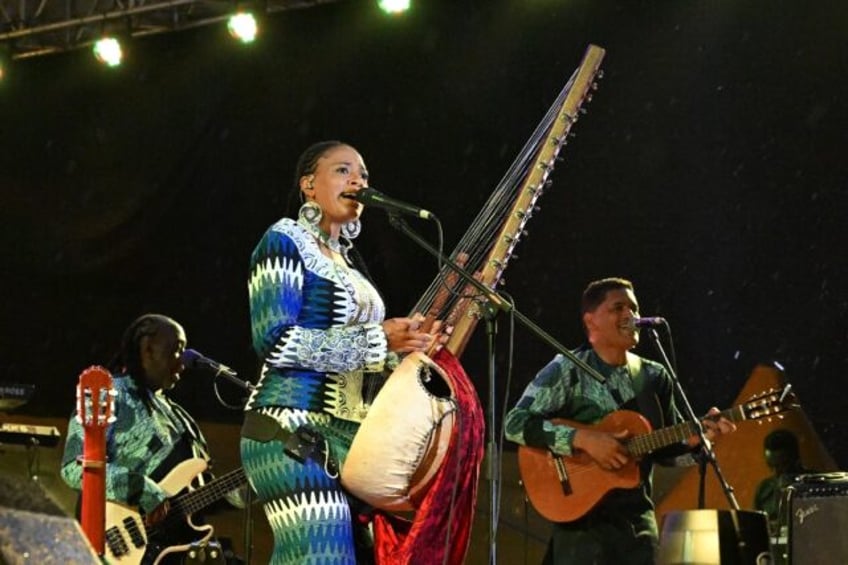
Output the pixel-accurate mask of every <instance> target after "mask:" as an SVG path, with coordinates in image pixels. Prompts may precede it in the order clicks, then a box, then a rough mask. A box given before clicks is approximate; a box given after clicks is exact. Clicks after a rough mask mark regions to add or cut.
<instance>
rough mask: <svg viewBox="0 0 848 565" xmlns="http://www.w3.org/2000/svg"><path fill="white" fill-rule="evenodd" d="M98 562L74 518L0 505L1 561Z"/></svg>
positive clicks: (23, 564)
mask: <svg viewBox="0 0 848 565" xmlns="http://www.w3.org/2000/svg"><path fill="white" fill-rule="evenodd" d="M33 563H38V564H39V565H51V564H56V565H60V564H61V565H70V564H73V565H77V564H79V565H89V564H90V565H95V564H96V565H99V564H100V560H99V559H98V558H97V554H96V553H95V552H94V549H93V548H92V547H91V544H90V543H88V539H87V538H86V537H85V534H84V533H83V531H82V529H80V527H79V524H78V523H77V521H76V520H74V519H73V518H67V517H62V516H51V515H48V514H37V513H35V512H29V511H27V510H14V509H12V508H6V507H2V506H0V564H3V565H31V564H33Z"/></svg>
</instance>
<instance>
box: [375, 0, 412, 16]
mask: <svg viewBox="0 0 848 565" xmlns="http://www.w3.org/2000/svg"><path fill="white" fill-rule="evenodd" d="M377 4H378V5H379V6H380V9H381V10H383V11H384V12H386V13H387V14H400V13H401V12H405V11H407V10H409V4H410V0H379V2H377Z"/></svg>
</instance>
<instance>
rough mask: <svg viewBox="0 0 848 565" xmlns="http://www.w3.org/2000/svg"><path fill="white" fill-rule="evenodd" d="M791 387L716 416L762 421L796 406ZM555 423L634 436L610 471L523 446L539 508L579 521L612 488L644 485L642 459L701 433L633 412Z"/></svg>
mask: <svg viewBox="0 0 848 565" xmlns="http://www.w3.org/2000/svg"><path fill="white" fill-rule="evenodd" d="M790 386H791V385H787V387H786V388H785V389H783V390H769V391H765V392H762V393H760V394H757V395H755V396H753V397H751V399H750V400H749V401H748V402H745V403H744V404H742V405H739V406H735V407H733V408H728V409H727V410H724V411H722V412H721V413H720V414H719V415H717V416H716V419H718V418H720V417H725V418H727V419H728V420H731V421H733V422H739V421H744V420H756V419H759V418H765V417H768V416H773V415H776V414H780V413H781V412H784V411H786V410H788V409H790V408H794V407H796V406H797V402H796V400H795V396H794V395H793V394H792V393H791V392H790V391H789V388H790ZM553 422H554V423H555V424H564V425H567V426H571V427H573V428H577V429H593V430H598V431H604V432H610V433H614V432H620V431H622V430H627V431H628V432H630V435H629V436H628V437H627V438H626V439H625V440H623V441H622V442H623V443H624V445H625V447H626V448H627V451H628V452H629V453H630V455H631V456H632V457H631V459H630V461H629V462H628V463H627V464H626V465H625V466H624V467H622V468H621V469H619V470H616V471H607V470H604V469H602V468H601V467H599V466H598V465H597V464H596V463H595V462H594V460H593V459H592V458H591V457H589V455H587V454H586V453H583V452H578V453H574V454H573V455H571V456H564V455H556V454H554V453H553V452H551V451H550V450H549V449H542V448H536V447H528V446H523V445H522V446H519V447H518V470H519V474H520V475H521V480H522V482H523V483H524V489H525V491H526V492H527V497H528V498H529V499H530V503H531V504H532V505H533V508H535V509H536V511H537V512H539V514H541V515H542V516H544V517H545V518H547V519H548V520H550V521H552V522H573V521H574V520H577V519H579V518H581V517H583V516H584V515H586V513H587V512H589V510H591V509H592V508H594V507H595V505H597V504H598V502H600V501H601V499H602V498H603V497H604V496H606V494H607V493H609V492H610V491H611V490H612V489H616V488H622V489H627V488H634V487H636V486H637V485H638V484H639V459H641V458H642V457H643V456H645V455H647V454H649V453H653V452H654V451H657V450H659V449H661V448H663V447H667V446H670V445H672V444H675V443H680V442H684V441H686V440H687V439H688V438H690V437H692V436H693V435H695V434H696V433H697V431H696V429H695V425H694V424H693V423H692V422H684V423H681V424H677V425H674V426H669V427H667V428H662V429H659V430H656V431H651V425H650V424H649V423H648V421H647V420H646V419H645V418H644V417H642V415H641V414H639V413H637V412H633V411H630V410H618V411H616V412H612V413H610V414H608V415H607V416H606V417H604V418H603V419H602V420H601V421H600V422H598V423H597V424H582V423H579V422H572V421H570V420H564V419H554V420H553Z"/></svg>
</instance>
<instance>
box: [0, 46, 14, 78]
mask: <svg viewBox="0 0 848 565" xmlns="http://www.w3.org/2000/svg"><path fill="white" fill-rule="evenodd" d="M11 62H12V50H11V48H10V47H9V46H8V45H7V44H5V43H4V44H3V45H0V81H3V80H5V79H6V75H7V74H8V72H9V65H11Z"/></svg>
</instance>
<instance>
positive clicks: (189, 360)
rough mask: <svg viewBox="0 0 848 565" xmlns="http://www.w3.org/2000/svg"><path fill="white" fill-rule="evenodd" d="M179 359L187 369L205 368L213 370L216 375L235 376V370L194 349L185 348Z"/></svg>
mask: <svg viewBox="0 0 848 565" xmlns="http://www.w3.org/2000/svg"><path fill="white" fill-rule="evenodd" d="M181 359H182V362H183V365H185V366H186V368H187V369H205V370H208V371H214V372H215V376H216V377H217V376H218V375H222V376H225V377H230V378H232V377H235V376H236V372H235V371H233V370H232V369H230V368H229V367H227V366H226V365H224V364H223V363H218V362H217V361H213V360H212V359H210V358H209V357H204V356H203V355H202V354H201V353H200V352H198V351H195V350H194V349H186V350H185V351H183V354H182V358H181Z"/></svg>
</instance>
